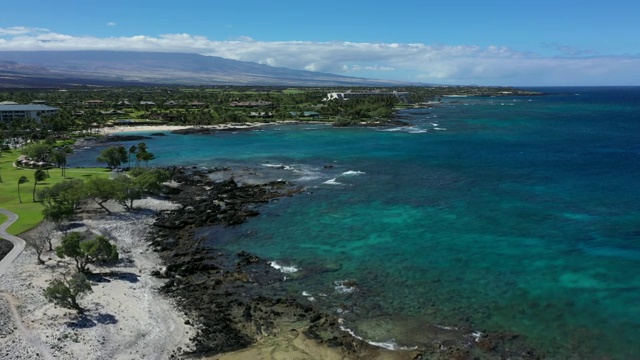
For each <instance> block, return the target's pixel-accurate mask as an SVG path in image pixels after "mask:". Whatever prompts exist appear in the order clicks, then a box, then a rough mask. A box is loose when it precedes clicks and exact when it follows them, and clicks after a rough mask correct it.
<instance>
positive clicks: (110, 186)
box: [85, 178, 117, 214]
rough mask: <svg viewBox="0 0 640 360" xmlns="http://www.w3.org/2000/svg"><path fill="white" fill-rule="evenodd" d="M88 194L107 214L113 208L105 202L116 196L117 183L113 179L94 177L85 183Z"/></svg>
mask: <svg viewBox="0 0 640 360" xmlns="http://www.w3.org/2000/svg"><path fill="white" fill-rule="evenodd" d="M85 189H86V196H87V197H88V198H89V199H91V200H93V202H95V203H96V204H97V205H98V206H100V207H101V208H102V209H103V210H104V211H106V212H107V214H111V210H109V208H107V207H106V206H105V205H104V204H105V203H106V202H107V201H109V200H113V199H115V198H116V195H117V191H116V183H115V182H114V181H113V180H109V179H103V178H92V179H90V180H89V181H87V182H86V184H85Z"/></svg>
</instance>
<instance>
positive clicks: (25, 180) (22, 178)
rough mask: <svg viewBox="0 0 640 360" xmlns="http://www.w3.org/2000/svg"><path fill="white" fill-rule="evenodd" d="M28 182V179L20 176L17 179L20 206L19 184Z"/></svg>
mask: <svg viewBox="0 0 640 360" xmlns="http://www.w3.org/2000/svg"><path fill="white" fill-rule="evenodd" d="M27 182H29V179H28V178H27V177H26V176H24V175H22V176H20V179H18V200H19V201H20V204H22V197H21V196H20V184H24V183H27Z"/></svg>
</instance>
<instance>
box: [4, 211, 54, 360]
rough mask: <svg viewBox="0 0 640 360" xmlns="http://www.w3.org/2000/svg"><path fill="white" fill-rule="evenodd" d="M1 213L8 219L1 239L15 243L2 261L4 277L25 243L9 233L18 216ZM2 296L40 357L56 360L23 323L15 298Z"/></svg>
mask: <svg viewBox="0 0 640 360" xmlns="http://www.w3.org/2000/svg"><path fill="white" fill-rule="evenodd" d="M0 213H2V214H4V215H6V216H7V218H8V219H7V221H5V222H4V224H2V225H0V238H3V239H7V240H9V241H11V242H12V243H13V249H11V251H10V252H9V253H8V254H7V256H5V257H4V259H2V260H0V276H2V275H4V273H5V272H7V269H9V266H10V265H11V263H12V262H13V261H14V260H15V259H16V258H17V257H18V256H19V255H20V254H21V253H22V251H23V250H24V245H25V242H24V240H22V239H20V238H19V237H17V236H13V235H11V234H8V233H7V228H8V227H9V226H11V224H13V223H14V222H16V220H18V215H16V214H14V213H12V212H11V211H8V210H5V209H0ZM0 296H2V297H4V298H5V299H6V300H7V302H8V304H9V308H10V309H11V315H12V317H13V321H14V322H15V323H16V326H17V327H18V330H19V331H20V332H22V334H23V336H24V338H25V339H26V340H27V341H28V342H29V343H30V344H31V345H32V346H34V347H35V348H36V349H38V351H39V352H40V355H41V356H42V357H43V358H45V359H46V360H54V359H55V358H54V357H53V355H51V353H50V352H49V349H48V348H47V346H45V345H44V344H43V343H42V340H41V339H40V337H39V336H38V335H37V333H35V332H34V333H32V332H31V331H29V330H28V329H27V328H26V327H25V326H24V324H23V323H22V319H21V318H20V314H19V313H18V310H17V309H16V305H17V301H16V299H15V298H13V296H11V295H10V294H7V293H3V292H0Z"/></svg>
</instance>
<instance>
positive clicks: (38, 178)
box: [33, 169, 48, 202]
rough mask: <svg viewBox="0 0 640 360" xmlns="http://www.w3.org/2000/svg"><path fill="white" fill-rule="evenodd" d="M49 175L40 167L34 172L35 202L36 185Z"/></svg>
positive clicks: (34, 198)
mask: <svg viewBox="0 0 640 360" xmlns="http://www.w3.org/2000/svg"><path fill="white" fill-rule="evenodd" d="M47 177H48V176H47V173H46V172H45V171H44V170H42V169H38V170H36V171H35V172H34V173H33V179H34V181H33V202H36V186H37V185H38V183H39V182H40V181H45V180H46V179H47Z"/></svg>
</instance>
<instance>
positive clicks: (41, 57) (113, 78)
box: [0, 51, 410, 87]
mask: <svg viewBox="0 0 640 360" xmlns="http://www.w3.org/2000/svg"><path fill="white" fill-rule="evenodd" d="M7 72H8V73H11V74H10V75H13V78H11V77H10V78H8V79H5V76H0V87H10V86H12V85H15V84H16V83H20V80H21V79H22V80H24V81H25V84H26V83H28V82H29V81H27V80H29V79H30V80H32V81H33V80H34V79H36V78H37V79H38V80H40V81H42V82H47V81H49V82H51V83H52V84H60V83H64V82H65V80H68V81H69V84H74V83H75V84H77V83H80V84H88V83H91V81H95V82H98V83H106V84H108V83H116V84H118V83H119V84H122V83H131V84H167V85H168V84H180V85H272V86H400V85H408V84H410V83H406V82H397V81H391V80H375V79H365V78H355V77H349V76H341V75H335V74H328V73H320V72H313V71H305V70H294V69H288V68H282V67H273V66H268V65H261V64H257V63H252V62H245V61H237V60H230V59H225V58H221V57H215V56H204V55H198V54H186V53H160V52H132V51H0V75H7V74H6V73H7ZM37 75H41V77H38V76H37ZM25 86H27V85H25Z"/></svg>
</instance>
